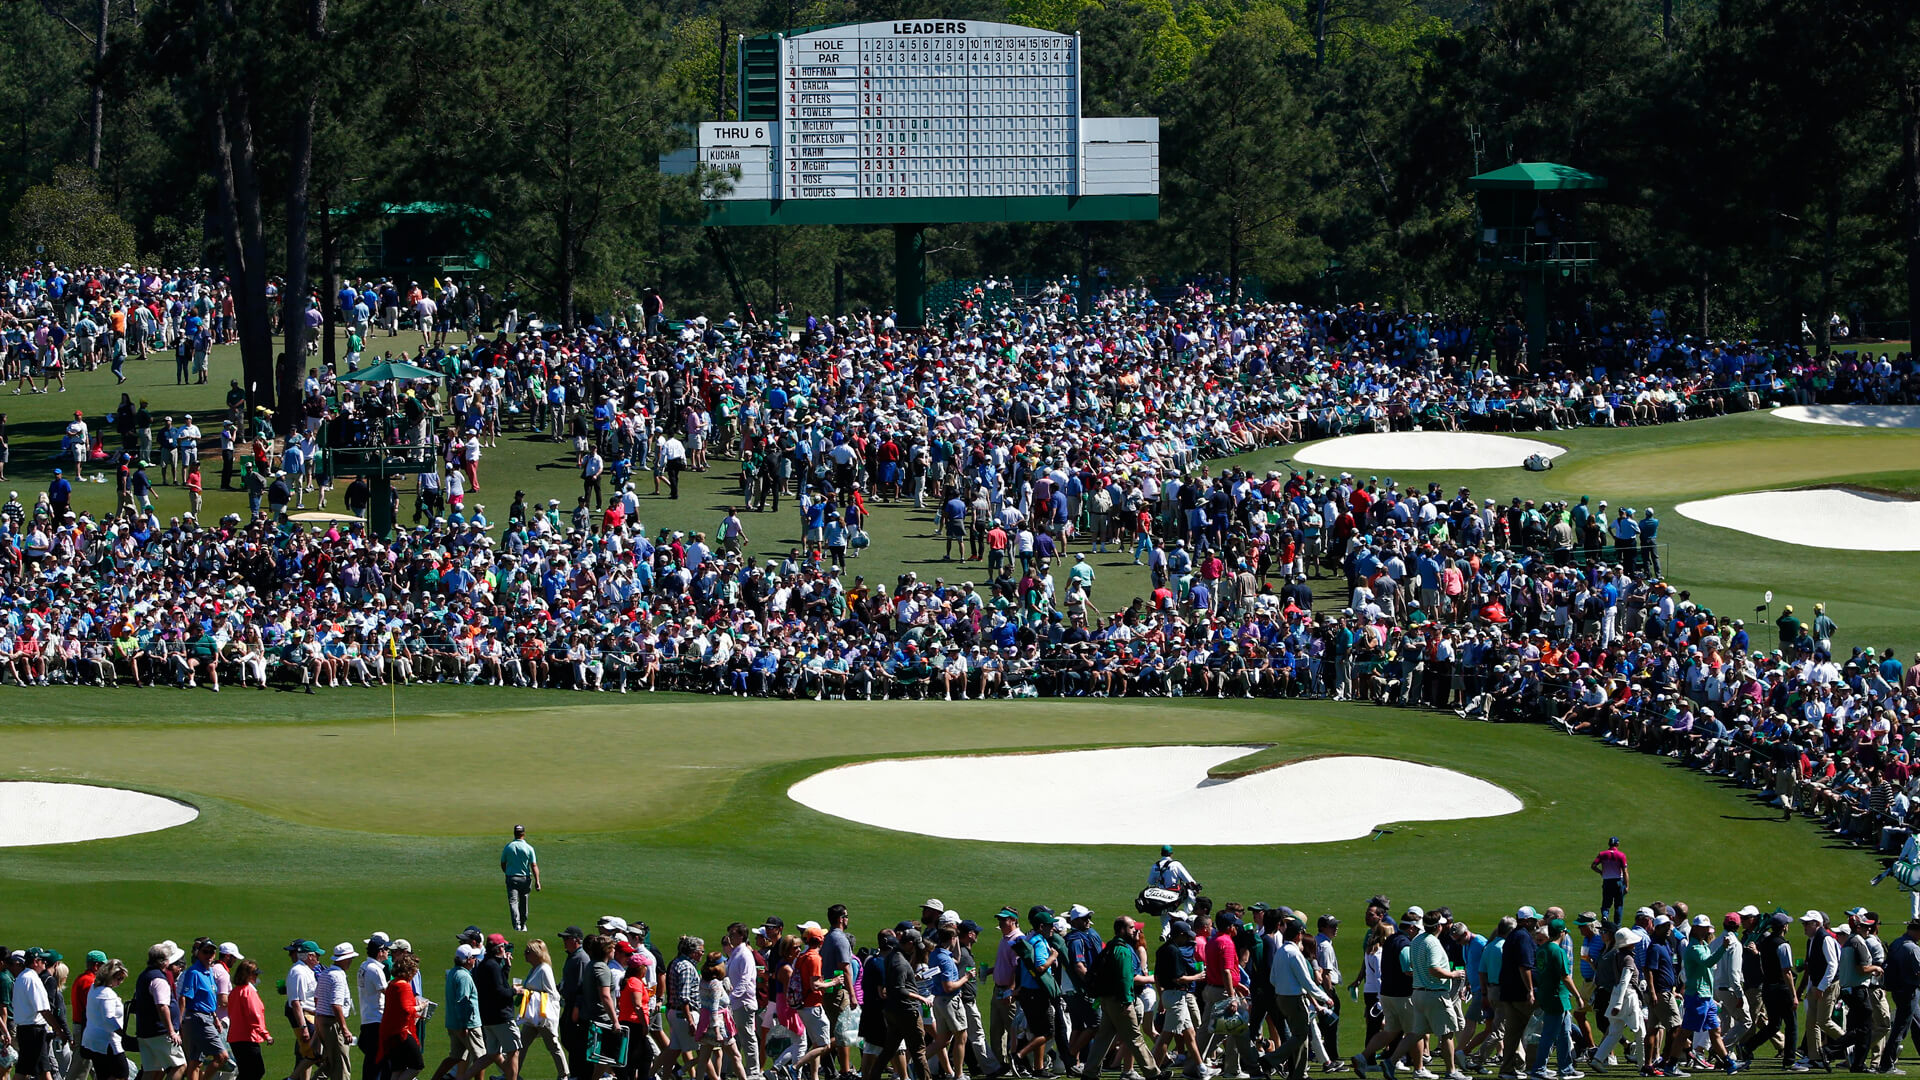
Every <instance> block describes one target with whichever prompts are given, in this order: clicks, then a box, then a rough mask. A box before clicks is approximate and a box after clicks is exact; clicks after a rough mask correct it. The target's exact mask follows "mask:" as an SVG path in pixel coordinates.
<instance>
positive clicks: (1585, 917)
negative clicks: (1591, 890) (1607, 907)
mask: <svg viewBox="0 0 1920 1080" xmlns="http://www.w3.org/2000/svg"><path fill="white" fill-rule="evenodd" d="M1599 921H1600V916H1599V915H1597V914H1595V913H1593V912H1591V911H1583V912H1581V913H1580V925H1581V926H1592V925H1594V924H1595V923H1598V922H1599Z"/></svg>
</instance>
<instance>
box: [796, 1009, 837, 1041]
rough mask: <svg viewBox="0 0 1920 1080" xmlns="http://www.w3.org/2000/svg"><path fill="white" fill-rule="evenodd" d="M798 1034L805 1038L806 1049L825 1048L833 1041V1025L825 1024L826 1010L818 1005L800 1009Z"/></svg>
mask: <svg viewBox="0 0 1920 1080" xmlns="http://www.w3.org/2000/svg"><path fill="white" fill-rule="evenodd" d="M800 1034H802V1035H805V1036H806V1037H807V1049H809V1050H812V1049H814V1048H815V1047H819V1046H825V1045H827V1044H828V1043H831V1042H832V1041H833V1025H831V1024H829V1023H827V1010H826V1009H825V1008H824V1007H822V1006H819V1005H806V1006H803V1007H802V1008H801V1009H800Z"/></svg>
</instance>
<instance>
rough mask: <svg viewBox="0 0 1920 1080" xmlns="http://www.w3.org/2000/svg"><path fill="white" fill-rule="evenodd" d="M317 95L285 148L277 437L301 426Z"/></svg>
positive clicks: (297, 118) (296, 121)
mask: <svg viewBox="0 0 1920 1080" xmlns="http://www.w3.org/2000/svg"><path fill="white" fill-rule="evenodd" d="M315 97H316V95H314V94H311V93H310V94H308V95H307V100H306V102H305V107H304V108H303V109H302V110H301V111H300V113H299V114H298V115H297V116H295V117H294V126H293V134H292V136H291V137H290V138H289V140H288V143H287V279H286V281H285V282H284V283H283V284H282V286H281V289H280V334H281V340H282V343H283V346H284V348H283V349H282V351H281V353H280V366H279V372H278V374H279V378H280V388H279V403H280V407H279V410H278V411H277V412H275V414H274V420H273V426H274V429H275V430H276V431H279V432H280V433H281V434H283V435H284V434H286V433H287V432H289V431H291V430H293V427H294V425H295V424H296V423H298V422H299V415H298V414H299V411H300V376H301V374H302V372H301V370H300V369H301V367H302V366H303V365H304V364H305V363H306V358H307V293H308V292H310V291H311V290H310V287H309V281H308V275H307V233H308V225H307V218H308V212H309V210H310V209H311V208H310V206H309V202H308V196H307V190H308V188H309V187H310V186H311V185H312V180H313V114H314V108H315V106H316V104H317V102H316V101H315Z"/></svg>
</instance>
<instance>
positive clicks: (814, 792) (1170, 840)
mask: <svg viewBox="0 0 1920 1080" xmlns="http://www.w3.org/2000/svg"><path fill="white" fill-rule="evenodd" d="M1255 749H1258V747H1247V746H1132V747H1121V748H1117V749H1110V750H1070V751H1061V752H1057V753H1047V754H1002V755H993V756H981V757H963V756H954V757H941V758H907V759H888V760H883V761H868V762H862V763H860V764H858V765H846V766H842V767H840V768H837V769H828V770H827V771H826V772H822V773H816V774H814V775H813V776H810V777H808V778H806V779H805V780H802V781H800V782H799V783H797V784H795V785H793V787H791V788H789V789H787V795H788V796H789V797H791V798H792V799H793V800H794V801H795V802H798V803H800V804H802V805H804V806H807V807H810V808H812V809H814V810H818V811H820V812H821V813H823V814H831V815H833V816H834V817H840V818H847V819H849V820H852V821H857V822H860V823H862V824H865V825H876V826H879V827H880V828H883V829H897V830H900V831H902V832H912V833H920V834H922V835H925V836H940V837H948V838H951V839H956V840H989V841H995V842H1000V843H1065V844H1149V845H1150V844H1312V843H1321V842H1324V841H1330V840H1353V839H1357V838H1359V837H1363V836H1366V835H1367V834H1368V833H1370V832H1372V831H1373V829H1374V827H1375V826H1376V825H1381V824H1385V823H1388V822H1395V821H1443V820H1451V819H1455V818H1472V817H1493V816H1495V815H1499V814H1511V813H1515V812H1517V811H1519V810H1520V809H1521V804H1520V800H1519V799H1516V798H1514V797H1513V795H1512V794H1510V793H1509V792H1507V791H1506V790H1505V789H1503V788H1499V787H1495V786H1494V785H1492V784H1489V783H1487V782H1486V781H1484V780H1476V779H1474V778H1473V777H1470V776H1466V775H1463V774H1461V773H1457V772H1454V771H1452V770H1451V769H1440V768H1435V767H1433V766H1431V765H1416V764H1414V763H1412V762H1410V761H1396V760H1393V759H1391V758H1377V757H1326V758H1314V759H1312V760H1310V761H1300V762H1295V763H1293V764H1290V765H1283V766H1281V767H1279V768H1276V769H1268V770H1266V771H1264V772H1258V773H1254V774H1253V775H1251V776H1243V777H1240V778H1238V779H1235V780H1210V779H1208V778H1207V770H1208V769H1210V768H1212V767H1213V766H1216V765H1219V764H1221V763H1222V762H1227V761H1232V760H1234V759H1236V758H1241V757H1245V756H1246V755H1247V753H1248V752H1249V751H1251V750H1255Z"/></svg>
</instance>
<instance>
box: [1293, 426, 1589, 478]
mask: <svg viewBox="0 0 1920 1080" xmlns="http://www.w3.org/2000/svg"><path fill="white" fill-rule="evenodd" d="M1566 452H1567V451H1566V448H1565V447H1561V446H1555V445H1553V444H1552V443H1544V442H1540V441H1538V440H1536V439H1515V438H1512V437H1510V436H1507V435H1479V434H1474V433H1472V432H1461V431H1392V432H1386V433H1384V434H1379V435H1343V436H1341V437H1340V438H1337V439H1328V440H1327V441H1326V442H1321V443H1315V444H1314V445H1312V446H1309V447H1307V448H1306V449H1305V450H1302V451H1300V452H1299V453H1297V454H1295V455H1293V460H1294V461H1296V462H1299V463H1300V464H1302V465H1325V466H1331V467H1333V468H1336V469H1396V470H1409V469H1412V470H1427V471H1430V472H1438V471H1440V470H1444V469H1515V468H1519V467H1520V466H1521V465H1523V464H1525V463H1526V460H1527V459H1528V458H1529V457H1532V456H1533V455H1534V454H1540V455H1543V456H1545V457H1549V458H1555V457H1559V456H1560V455H1561V454H1564V453H1566Z"/></svg>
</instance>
